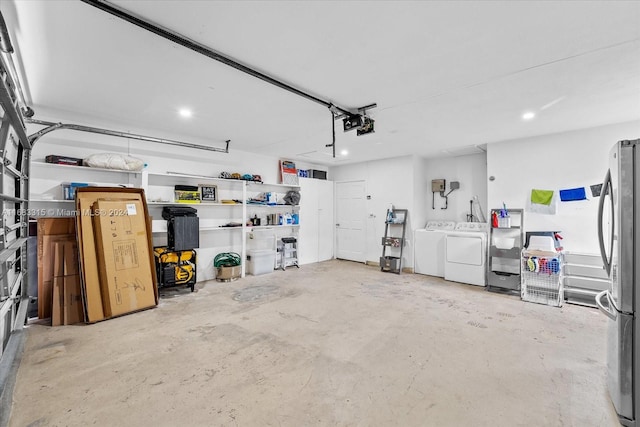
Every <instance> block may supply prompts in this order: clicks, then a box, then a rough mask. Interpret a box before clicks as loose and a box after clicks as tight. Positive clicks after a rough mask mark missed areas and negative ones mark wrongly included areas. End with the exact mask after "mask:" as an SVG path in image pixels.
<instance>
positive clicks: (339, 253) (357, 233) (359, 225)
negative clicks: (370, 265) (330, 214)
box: [336, 181, 367, 262]
mask: <svg viewBox="0 0 640 427" xmlns="http://www.w3.org/2000/svg"><path fill="white" fill-rule="evenodd" d="M365 191H366V189H365V182H364V181H349V182H337V183H336V258H341V259H346V260H349V261H360V262H365V261H366V223H365V218H366V216H367V213H366V203H365V201H366V198H365V197H366V196H365Z"/></svg>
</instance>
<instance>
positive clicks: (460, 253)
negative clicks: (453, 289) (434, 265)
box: [444, 222, 489, 286]
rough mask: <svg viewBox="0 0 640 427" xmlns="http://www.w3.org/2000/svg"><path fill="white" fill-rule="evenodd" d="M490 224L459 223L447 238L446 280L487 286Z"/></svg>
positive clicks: (448, 233) (447, 234)
mask: <svg viewBox="0 0 640 427" xmlns="http://www.w3.org/2000/svg"><path fill="white" fill-rule="evenodd" d="M488 231H489V224H487V223H483V222H459V223H458V224H457V225H456V228H455V230H454V231H449V232H447V233H446V236H445V259H444V278H445V279H446V280H451V281H453V282H460V283H468V284H470V285H476V286H485V285H486V284H487V282H486V263H487V234H488Z"/></svg>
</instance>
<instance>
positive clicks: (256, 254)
mask: <svg viewBox="0 0 640 427" xmlns="http://www.w3.org/2000/svg"><path fill="white" fill-rule="evenodd" d="M247 254H248V255H247V270H248V272H249V274H251V275H253V276H257V275H260V274H266V273H271V272H272V271H273V267H274V265H275V256H276V252H275V251H274V250H272V249H253V250H250V251H247Z"/></svg>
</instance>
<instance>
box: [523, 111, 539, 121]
mask: <svg viewBox="0 0 640 427" xmlns="http://www.w3.org/2000/svg"><path fill="white" fill-rule="evenodd" d="M535 116H536V113H534V112H533V111H527V112H526V113H524V114H523V115H522V120H532V119H533V118H534V117H535Z"/></svg>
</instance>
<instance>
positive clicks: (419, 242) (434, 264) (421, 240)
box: [413, 221, 456, 277]
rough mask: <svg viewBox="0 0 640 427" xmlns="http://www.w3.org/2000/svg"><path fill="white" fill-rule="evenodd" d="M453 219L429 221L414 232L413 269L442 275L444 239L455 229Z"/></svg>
mask: <svg viewBox="0 0 640 427" xmlns="http://www.w3.org/2000/svg"><path fill="white" fill-rule="evenodd" d="M455 226H456V223H455V221H429V222H427V225H426V227H425V228H423V229H418V230H416V231H415V233H414V239H413V242H414V247H413V248H414V249H413V271H414V273H418V274H427V275H429V276H438V277H444V239H445V236H446V232H447V231H453V230H454V229H455Z"/></svg>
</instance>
